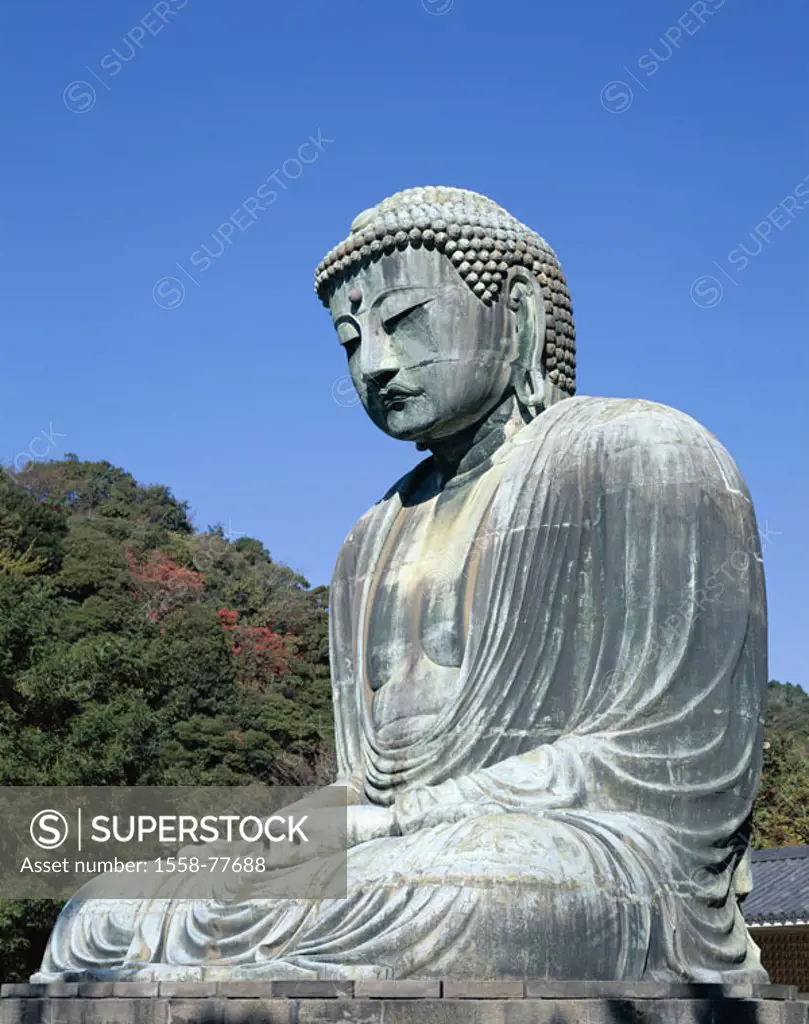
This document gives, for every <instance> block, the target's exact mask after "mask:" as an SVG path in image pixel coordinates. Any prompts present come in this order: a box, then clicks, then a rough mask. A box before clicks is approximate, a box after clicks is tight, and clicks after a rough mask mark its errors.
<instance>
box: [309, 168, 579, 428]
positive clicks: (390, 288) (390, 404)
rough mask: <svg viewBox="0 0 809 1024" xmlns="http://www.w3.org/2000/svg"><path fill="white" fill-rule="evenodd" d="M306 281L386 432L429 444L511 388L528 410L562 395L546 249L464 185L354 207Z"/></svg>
mask: <svg viewBox="0 0 809 1024" xmlns="http://www.w3.org/2000/svg"><path fill="white" fill-rule="evenodd" d="M315 290H316V292H317V294H318V296H319V298H320V299H321V301H322V302H323V304H324V305H325V306H326V307H327V308H328V309H329V310H330V312H331V315H332V319H333V322H334V326H335V329H336V331H337V336H338V339H339V341H340V343H341V345H342V346H343V347H344V349H345V351H346V356H347V358H348V367H349V372H350V373H351V377H352V380H353V382H354V386H355V388H356V389H357V393H358V394H359V396H360V399H361V401H362V404H363V406H364V407H365V410H366V411H367V413H368V415H369V416H370V417H371V419H372V420H373V422H374V423H375V424H376V425H377V426H378V427H379V428H380V429H381V430H383V431H385V433H387V434H390V435H391V436H392V437H395V438H399V439H402V440H409V441H415V442H417V443H418V444H419V446H420V447H428V446H430V445H431V444H432V443H434V442H439V441H441V440H442V439H448V438H451V437H453V436H454V435H456V434H459V433H460V432H461V431H463V430H465V429H466V428H468V427H471V426H473V425H474V424H475V423H477V422H479V421H481V420H482V419H483V418H484V417H486V416H487V415H488V414H489V413H490V412H491V411H492V410H494V409H495V408H496V407H497V406H499V405H501V404H502V403H503V402H504V400H505V399H506V398H507V397H508V396H510V395H513V396H514V398H515V399H516V402H517V404H518V406H519V409H520V411H521V413H522V415H523V417H524V418H525V419H530V418H531V417H533V416H535V415H536V414H537V413H539V412H541V411H542V409H544V408H546V407H547V406H548V405H549V404H551V403H552V402H554V401H557V400H559V399H560V398H565V397H567V396H569V395H572V394H573V393H574V390H575V364H576V359H575V340H574V339H575V335H574V328H573V316H572V312H571V303H570V295H569V293H568V290H567V286H566V284H565V279H564V275H563V274H562V270H561V267H560V266H559V262H558V260H557V258H556V255H555V253H554V252H553V250H552V249H551V248H550V246H549V245H548V244H547V243H546V242H545V241H544V240H543V239H542V238H540V236H539V235H537V234H536V233H535V232H533V231H531V229H530V228H527V227H526V226H525V225H524V224H521V223H520V222H519V221H517V220H515V218H514V217H512V216H511V215H510V214H508V213H507V212H506V211H505V210H504V209H503V208H502V207H500V206H498V205H497V203H494V202H492V200H490V199H487V198H486V197H485V196H481V195H478V194H477V193H475V192H467V191H465V190H463V189H456V188H412V189H407V190H406V191H404V192H398V193H397V194H396V195H393V196H391V197H390V198H389V199H385V200H383V201H382V202H381V203H379V204H378V205H377V206H375V207H373V208H372V209H370V210H366V211H365V212H363V213H361V214H360V215H359V216H358V217H357V218H356V219H355V220H354V222H353V224H352V225H351V233H350V235H349V237H348V238H347V239H346V240H345V241H344V242H341V243H340V245H338V246H336V248H334V249H332V251H331V252H330V253H329V254H328V255H327V256H326V257H325V259H324V260H322V262H321V263H320V265H319V266H318V268H317V272H316V277H315Z"/></svg>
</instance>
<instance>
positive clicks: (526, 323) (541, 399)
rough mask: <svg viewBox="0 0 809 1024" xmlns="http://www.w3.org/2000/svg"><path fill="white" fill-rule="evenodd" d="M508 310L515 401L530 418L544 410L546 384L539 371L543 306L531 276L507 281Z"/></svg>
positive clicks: (535, 282) (542, 340) (526, 275)
mask: <svg viewBox="0 0 809 1024" xmlns="http://www.w3.org/2000/svg"><path fill="white" fill-rule="evenodd" d="M510 285H511V287H510V290H509V293H508V305H509V309H511V310H512V311H513V313H514V314H515V318H516V322H515V328H516V332H517V357H516V359H515V360H514V363H513V366H512V377H511V383H512V387H513V388H514V393H515V395H516V396H517V401H518V402H519V403H520V405H521V407H522V408H523V410H524V411H525V413H527V415H528V416H529V417H533V416H536V415H537V414H538V413H540V412H542V410H543V409H544V408H545V406H546V404H547V402H546V384H545V377H544V374H543V372H542V352H543V350H544V347H545V303H544V300H543V297H542V292H541V290H540V288H539V283H538V282H537V281H536V280H535V278H534V277H533V276H532V275H529V274H526V273H523V272H522V271H517V272H516V273H515V274H514V276H513V277H512V280H511V282H510Z"/></svg>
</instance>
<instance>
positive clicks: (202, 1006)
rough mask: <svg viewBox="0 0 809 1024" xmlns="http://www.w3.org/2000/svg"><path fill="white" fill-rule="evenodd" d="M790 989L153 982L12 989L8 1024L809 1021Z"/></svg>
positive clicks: (4, 1011)
mask: <svg viewBox="0 0 809 1024" xmlns="http://www.w3.org/2000/svg"><path fill="white" fill-rule="evenodd" d="M796 997H797V992H796V990H795V989H793V988H790V987H789V986H783V985H766V986H758V987H756V986H750V985H734V986H721V985H685V984H683V985H657V984H653V983H645V982H636V983H629V982H587V981H583V982H540V981H536V982H532V981H526V982H511V981H508V982H496V981H485V982H484V981H481V982H475V981H450V980H445V981H443V982H442V981H406V980H403V981H366V982H359V981H358V982H323V981H316V982H278V981H274V982H270V981H231V982H205V981H193V982H161V983H160V984H152V983H143V982H115V983H112V982H110V983H106V982H105V983H93V984H90V983H87V984H84V983H73V982H67V983H65V982H61V983H59V984H55V985H3V988H2V998H0V1024H321V1022H322V1024H338V1022H339V1024H354V1022H356V1024H469V1022H473V1024H809V1003H807V1002H805V1001H801V1000H798V999H797V998H796Z"/></svg>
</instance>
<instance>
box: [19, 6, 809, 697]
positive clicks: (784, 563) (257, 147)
mask: <svg viewBox="0 0 809 1024" xmlns="http://www.w3.org/2000/svg"><path fill="white" fill-rule="evenodd" d="M0 30H2V39H3V43H2V48H3V50H4V51H5V54H4V57H3V61H2V71H1V72H0V74H2V76H3V78H4V79H5V81H4V83H3V97H4V103H3V108H4V122H5V127H4V133H3V135H4V143H5V145H4V156H3V163H2V170H0V174H1V175H2V196H3V200H4V202H3V214H2V230H3V245H2V254H1V255H0V259H2V281H3V288H2V300H1V302H2V305H1V306H0V309H1V310H2V325H3V335H4V349H3V352H4V362H3V371H4V380H5V387H4V395H3V407H2V414H1V419H0V457H2V458H3V459H4V461H6V462H10V461H13V460H14V459H15V457H17V455H18V453H19V452H24V451H26V450H27V449H29V446H30V445H31V443H32V441H33V439H35V438H36V437H37V436H39V437H40V438H41V434H42V431H45V432H46V433H48V432H50V431H51V430H52V431H55V432H56V434H52V440H51V441H45V440H40V441H39V442H38V443H37V442H34V449H33V450H34V451H35V453H37V454H42V453H48V454H49V455H51V456H53V457H60V456H61V455H63V454H64V452H65V451H74V452H77V453H78V454H79V456H80V457H81V458H87V459H90V458H92V459H100V458H105V459H108V460H110V461H111V462H113V463H116V464H118V465H121V466H123V467H125V468H126V469H128V470H129V471H131V472H132V473H133V474H134V475H135V476H136V477H137V478H138V479H139V480H141V481H142V482H144V483H165V484H168V485H169V486H170V487H171V488H172V489H173V490H174V492H175V493H176V494H177V495H178V497H180V498H183V499H187V500H188V501H190V503H191V506H192V508H193V510H194V514H195V522H196V523H197V525H198V527H200V528H205V527H206V525H208V524H210V523H214V522H216V521H222V522H223V523H225V524H226V525H227V524H228V523H230V524H231V528H232V530H233V531H234V534H235V533H244V534H249V535H253V536H257V537H260V538H261V539H262V540H263V541H264V542H265V543H266V544H267V546H268V548H269V549H270V551H271V553H272V554H273V556H274V557H276V558H277V559H279V560H281V561H285V562H287V563H289V564H290V565H292V566H294V567H295V568H297V569H299V570H300V571H302V572H303V573H304V574H305V575H306V576H307V577H308V578H309V579H310V580H311V581H312V582H313V583H324V582H327V581H328V578H329V576H330V573H331V568H332V565H333V562H334V559H335V556H336V554H337V551H338V549H339V546H340V544H341V542H342V540H343V538H344V536H345V534H346V533H347V532H348V530H349V529H350V527H351V526H352V524H353V522H354V521H355V520H356V519H357V518H358V517H359V516H360V515H361V514H362V512H363V511H364V510H365V509H366V508H367V507H368V506H369V505H370V504H372V503H373V501H374V500H375V499H376V498H377V497H378V496H379V495H380V494H381V493H382V492H383V491H384V490H385V489H386V487H387V486H388V484H390V483H391V482H392V481H393V480H394V479H395V478H396V477H397V476H398V475H399V474H401V473H402V472H403V471H404V470H405V469H406V468H408V467H409V466H411V465H412V464H413V463H414V461H415V460H416V458H417V457H418V456H417V455H416V453H415V451H414V450H413V448H412V447H411V446H410V445H407V444H401V443H397V442H395V441H392V440H390V439H388V438H386V437H384V436H383V435H381V434H379V433H377V432H376V431H375V429H374V428H373V427H372V425H371V424H370V422H368V421H367V420H366V418H365V416H364V413H363V412H362V410H361V408H359V407H357V406H352V405H350V404H349V401H348V399H347V397H346V394H345V389H344V384H343V382H342V381H341V378H343V376H344V374H345V372H346V371H345V367H344V363H343V357H342V351H341V350H340V349H339V347H338V345H337V342H336V341H335V339H334V337H333V336H332V332H331V328H330V325H329V320H328V317H327V315H326V313H325V311H324V310H323V309H322V308H321V307H320V305H319V303H318V302H317V300H316V298H315V296H314V294H313V291H312V272H313V269H314V267H315V265H316V263H317V262H318V260H319V259H320V258H321V256H322V255H324V253H325V252H326V250H327V249H328V248H330V247H331V246H332V245H333V244H335V243H336V242H337V241H339V240H341V239H342V238H343V237H344V236H345V234H346V232H347V230H348V226H349V224H350V221H351V219H352V217H353V216H354V215H355V214H356V213H357V212H359V210H361V209H364V208H365V207H367V206H370V205H372V204H373V203H375V202H376V201H378V200H380V199H382V198H383V197H384V196H386V195H388V194H390V193H392V192H394V191H397V190H398V189H401V188H405V187H408V186H412V185H420V184H446V185H457V186H461V187H465V188H471V189H474V190H477V191H480V192H484V193H486V194H488V195H490V196H491V197H492V198H494V199H496V200H497V201H499V202H500V203H502V204H503V205H504V206H505V207H506V208H507V209H508V210H509V211H510V212H512V213H513V214H514V215H515V216H517V217H519V218H520V219H521V220H523V221H525V222H527V223H528V224H530V225H531V226H532V227H534V228H536V229H537V230H538V231H539V232H540V233H541V234H543V235H544V236H545V237H546V238H547V239H548V241H549V242H550V243H551V244H552V245H553V246H554V247H555V248H556V250H557V252H558V253H559V255H560V258H561V260H562V263H563V265H564V267H565V270H566V272H567V276H568V280H569V283H570V286H571V290H572V294H573V301H574V307H575V315H576V319H577V325H578V340H579V373H580V378H579V380H580V391H581V392H582V393H585V394H602V395H615V396H637V397H646V398H650V399H654V400H657V401H660V402H664V403H667V404H670V405H673V406H677V407H679V408H681V409H684V410H685V411H686V412H688V413H690V414H691V415H692V416H694V417H696V418H697V419H698V420H700V421H701V422H703V423H704V424H705V425H706V426H707V427H708V428H709V429H710V430H712V431H713V432H714V433H715V434H716V435H717V436H718V437H719V438H720V439H721V440H722V441H723V442H724V443H725V444H726V445H727V447H728V448H729V449H730V451H731V452H732V454H733V455H734V457H735V458H736V460H737V462H738V463H739V465H740V467H741V469H742V472H743V473H744V474H745V476H746V478H747V481H748V483H749V485H750V488H751V490H752V492H753V496H754V499H755V501H756V504H757V509H758V514H759V519H760V523H761V525H762V528H763V527H764V526H765V524H767V526H768V527H769V531H770V541H769V543H768V544H767V545H766V551H765V562H766V567H767V571H768V589H769V601H770V638H771V665H770V668H771V675H772V676H774V677H777V678H780V679H782V680H785V679H791V680H792V681H794V682H800V683H803V684H807V683H808V682H809V672H807V664H808V660H809V659H808V657H807V624H808V620H807V611H806V609H807V601H806V569H807V555H808V554H809V542H808V541H807V533H808V531H807V514H806V510H807V495H808V493H809V488H808V487H807V478H806V471H805V453H806V449H807V418H808V417H807V404H808V403H807V399H806V388H807V376H808V375H807V270H808V269H809V267H808V266H807V264H808V263H809V259H808V258H807V230H808V229H809V198H807V197H809V178H807V175H809V152H808V151H807V128H809V114H807V105H806V98H807V79H808V78H809V70H807V62H806V40H807V30H809V10H807V8H806V4H805V0H779V3H777V4H772V5H763V4H761V3H760V2H753V0H725V2H722V0H706V2H704V3H691V4H690V10H689V4H687V3H685V2H682V3H681V2H673V0H655V2H654V3H649V2H648V0H632V2H629V0H624V2H610V3H605V2H604V0H579V2H572V3H563V4H559V3H557V4H547V3H538V2H536V0H510V2H508V3H504V4H501V5H496V4H494V3H492V2H491V0H454V2H452V0H423V2H422V0H365V2H362V0H293V2H287V3H282V2H269V0H238V2H237V3H230V4H227V3H223V2H221V0H162V2H159V3H155V4H154V6H152V7H150V6H149V4H148V3H147V2H135V0H115V2H110V0H84V2H82V3H67V2H62V0H39V2H37V0H16V2H9V0H3V2H2V3H0ZM666 36H668V41H666V38H665V37H666ZM661 37H663V41H661ZM116 50H117V54H116V53H115V52H114V51H116ZM119 58H123V59H119ZM126 58H130V59H128V60H126ZM666 58H667V59H666ZM610 83H612V84H610ZM90 86H92V90H94V92H93V91H91V89H90ZM630 90H631V93H630ZM319 134H320V137H321V138H322V139H323V140H325V139H328V140H333V141H330V142H325V141H323V142H321V148H320V149H319V150H318V149H315V148H313V147H312V146H311V145H309V146H307V147H305V148H304V149H303V150H302V151H301V152H302V154H303V157H304V158H305V160H307V161H309V162H307V163H298V162H296V161H298V159H299V156H298V154H299V147H301V146H302V144H304V143H305V142H306V141H307V140H308V139H309V138H310V136H313V135H314V136H315V137H316V138H317V137H318V135H319ZM285 161H289V162H288V163H286V164H285ZM283 168H286V170H284V169H283ZM275 172H278V173H277V174H276V179H275V182H276V185H273V183H272V182H270V183H269V184H267V179H268V178H271V176H272V175H273V174H274V173H275ZM279 182H280V184H279ZM262 183H264V184H263V191H262V192H259V193H258V194H259V196H262V195H263V197H264V205H265V206H267V208H266V209H265V210H264V211H258V210H256V208H255V204H247V205H248V207H252V208H253V210H254V212H255V217H254V218H253V219H251V218H250V217H249V216H248V215H246V214H245V212H244V207H243V204H245V203H246V201H247V200H248V199H250V198H251V197H256V194H257V191H258V190H259V187H260V186H262ZM276 186H277V187H276ZM270 189H274V191H275V192H277V198H276V199H275V200H274V201H272V203H271V205H267V203H268V201H269V199H270V195H271V193H270ZM260 201H261V200H259V202H260ZM805 203H806V204H808V205H804V204H805ZM240 206H241V207H242V211H241V213H237V214H236V220H237V221H238V223H239V225H240V226H237V227H234V226H233V222H232V221H231V228H230V229H225V230H226V232H227V231H230V237H229V239H228V242H227V244H225V245H224V251H223V252H222V254H221V255H219V256H217V257H216V258H212V259H211V260H210V265H208V266H206V265H205V262H204V259H203V256H204V253H203V252H202V246H203V245H204V244H207V245H208V248H209V250H210V251H211V252H212V253H217V252H218V251H219V250H220V249H221V248H222V246H223V242H222V241H221V234H220V236H219V239H218V240H217V239H215V238H212V237H211V236H212V234H215V233H216V232H217V229H218V228H219V225H220V224H222V223H224V222H225V221H227V220H228V218H229V217H230V216H231V215H232V214H234V211H237V209H238V208H239V207H240ZM245 225H246V226H245ZM762 225H763V226H762ZM751 232H753V234H752V236H751V234H750V233H751ZM741 244H745V245H746V248H747V250H748V252H749V253H751V254H753V255H750V256H745V255H744V252H743V251H742V250H740V248H739V247H740V245H741ZM758 250H760V251H758ZM195 253H196V254H197V255H196V257H194V254H195ZM745 261H746V262H745ZM178 263H179V264H180V267H178V266H177V264H178ZM717 264H718V266H717ZM187 274H190V275H191V276H193V277H194V279H195V280H194V281H192V280H191V277H189V276H186V275H187ZM167 276H168V277H175V278H177V280H178V281H182V282H183V283H184V286H185V289H186V290H185V295H184V298H183V301H182V302H180V303H179V304H178V305H174V306H173V308H168V309H166V308H161V306H160V305H158V302H156V301H155V296H156V297H157V299H158V301H159V302H162V303H163V305H169V306H172V305H173V304H174V303H176V302H177V299H178V297H180V296H181V295H182V292H181V291H180V289H179V286H178V284H177V282H172V281H169V282H166V281H162V282H161V279H163V278H165V277H167ZM706 276H710V277H711V278H712V280H706V279H705V278H706ZM695 282H696V283H695ZM718 283H721V285H722V293H721V296H720V291H719V288H718ZM156 285H157V287H156V290H155V286H156ZM695 300H696V301H695ZM335 382H337V383H336V384H335ZM335 395H336V400H335V397H334V396H335ZM57 435H59V436H57ZM61 435H64V436H61ZM49 446H51V447H50V451H49V452H48V448H49Z"/></svg>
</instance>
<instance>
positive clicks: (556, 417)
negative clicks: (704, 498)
mask: <svg viewBox="0 0 809 1024" xmlns="http://www.w3.org/2000/svg"><path fill="white" fill-rule="evenodd" d="M543 421H544V422H543ZM521 434H524V435H525V437H524V438H523V437H521V438H520V440H521V441H522V442H523V443H527V444H528V445H529V446H531V447H533V444H532V442H533V443H535V444H536V445H537V446H539V447H542V446H547V445H548V444H549V443H550V445H551V447H552V448H553V449H554V450H558V452H559V453H560V462H561V463H563V464H564V465H565V467H566V468H570V469H572V467H573V466H579V467H581V465H582V463H588V464H590V465H592V466H593V467H594V468H595V467H598V468H599V470H600V475H601V477H602V480H603V481H604V482H605V483H606V484H608V485H612V486H615V485H619V484H621V483H625V484H626V485H628V486H638V485H641V484H642V483H644V481H648V482H651V480H652V479H654V480H656V481H658V482H661V481H668V482H671V483H680V484H681V485H687V484H688V483H689V482H692V483H694V484H698V485H700V486H703V487H704V486H706V485H707V484H709V483H712V484H713V485H714V486H716V487H718V488H720V489H722V490H726V489H727V490H733V491H742V492H743V493H745V494H746V488H745V486H744V483H743V481H742V479H741V476H740V474H739V471H738V469H737V467H736V465H735V463H734V462H733V459H732V458H731V457H730V455H729V454H728V452H727V450H726V449H725V448H724V447H723V446H722V444H721V443H720V442H719V441H718V440H717V438H716V437H714V435H713V434H711V433H710V431H708V430H707V429H706V428H705V427H703V426H702V425H701V424H700V423H698V422H697V421H696V420H695V419H693V418H692V417H691V416H689V415H687V414H686V413H684V412H680V411H679V410H678V409H672V408H671V407H670V406H667V405H661V404H660V403H657V402H649V401H645V400H642V399H635V398H591V397H585V396H582V397H576V398H567V399H564V400H563V401H561V402H558V403H557V404H555V405H553V406H552V407H551V408H550V409H548V410H547V411H546V412H544V413H542V414H541V415H540V416H538V417H537V418H536V419H535V420H534V421H533V422H532V423H531V424H529V426H528V427H526V428H525V430H524V431H522V432H521Z"/></svg>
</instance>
